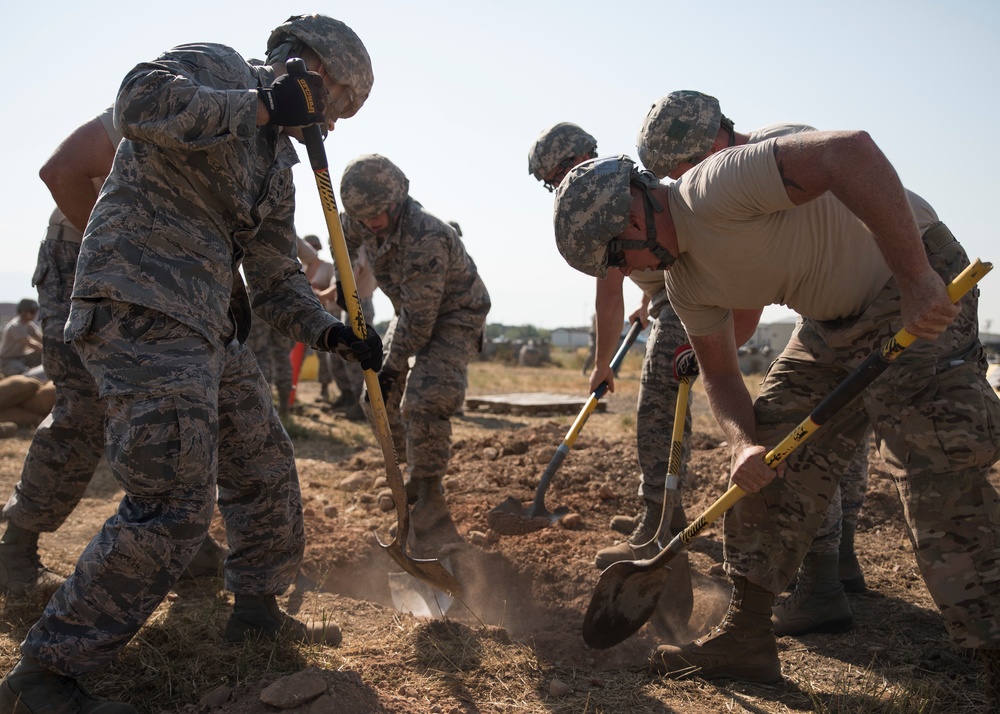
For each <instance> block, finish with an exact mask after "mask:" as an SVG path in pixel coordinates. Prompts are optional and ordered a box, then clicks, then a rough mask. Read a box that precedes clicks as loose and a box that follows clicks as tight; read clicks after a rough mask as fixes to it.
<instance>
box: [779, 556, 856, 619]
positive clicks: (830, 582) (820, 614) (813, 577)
mask: <svg viewBox="0 0 1000 714" xmlns="http://www.w3.org/2000/svg"><path fill="white" fill-rule="evenodd" d="M839 560H840V557H839V555H838V554H837V553H826V554H823V555H816V554H815V553H809V554H807V555H806V557H805V560H803V561H802V566H801V567H800V568H799V572H798V575H797V580H798V584H797V585H796V586H795V592H793V593H792V594H791V595H789V596H788V597H787V598H786V599H784V600H782V601H781V602H779V603H778V604H777V605H775V606H774V615H773V617H772V618H771V622H772V624H773V625H774V634H775V636H776V637H783V636H785V635H804V634H806V633H809V632H817V633H824V634H834V633H837V632H847V631H848V630H850V629H851V628H852V627H853V626H854V614H853V613H852V612H851V603H850V602H848V600H847V595H846V594H844V586H843V584H842V583H841V582H840V575H839V574H838V570H837V564H838V561H839Z"/></svg>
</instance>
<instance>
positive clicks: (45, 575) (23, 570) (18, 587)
mask: <svg viewBox="0 0 1000 714" xmlns="http://www.w3.org/2000/svg"><path fill="white" fill-rule="evenodd" d="M64 580H65V578H64V577H62V576H61V575H57V574H56V573H53V572H52V571H51V570H49V569H48V568H46V567H45V566H44V565H42V561H41V558H39V557H38V533H36V532H34V531H29V530H26V529H24V528H19V527H18V526H16V525H14V524H13V523H8V524H7V532H6V533H4V535H3V539H2V540H0V590H2V591H3V592H5V593H6V594H8V595H14V596H16V597H24V596H26V595H29V594H30V593H33V592H35V591H45V592H50V593H51V592H55V590H56V588H58V587H59V586H60V585H62V584H63V581H64Z"/></svg>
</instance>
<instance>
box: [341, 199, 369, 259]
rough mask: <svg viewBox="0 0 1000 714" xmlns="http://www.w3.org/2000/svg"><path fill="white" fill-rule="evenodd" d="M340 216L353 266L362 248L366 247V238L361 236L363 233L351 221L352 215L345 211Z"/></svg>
mask: <svg viewBox="0 0 1000 714" xmlns="http://www.w3.org/2000/svg"><path fill="white" fill-rule="evenodd" d="M339 215H340V227H341V228H343V229H344V241H345V242H346V243H347V254H348V255H349V256H350V257H351V263H352V264H353V263H354V261H355V260H357V257H358V253H359V252H360V250H361V247H362V246H363V245H364V242H365V241H364V236H362V235H361V231H360V230H359V229H358V228H357V226H356V224H355V223H354V221H352V220H351V216H350V214H348V213H347V212H346V211H345V212H344V213H341V214H339Z"/></svg>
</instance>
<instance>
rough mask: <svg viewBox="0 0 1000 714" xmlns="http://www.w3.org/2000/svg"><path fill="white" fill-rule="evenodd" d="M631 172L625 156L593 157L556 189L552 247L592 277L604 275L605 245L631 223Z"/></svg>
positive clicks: (606, 247) (575, 169) (568, 175)
mask: <svg viewBox="0 0 1000 714" xmlns="http://www.w3.org/2000/svg"><path fill="white" fill-rule="evenodd" d="M635 168H636V166H635V162H633V161H632V159H630V158H629V157H627V156H625V155H624V154H623V155H619V156H608V157H603V158H599V159H591V160H590V161H585V162H583V163H582V164H580V165H579V166H576V167H574V168H573V169H571V170H570V172H569V173H568V174H567V175H566V178H564V179H563V180H562V183H561V184H559V188H558V189H556V201H555V208H554V209H553V213H552V223H553V226H554V228H555V233H556V246H557V247H558V248H559V253H560V254H562V257H563V258H565V259H566V262H567V263H569V264H570V266H572V267H574V268H576V269H577V270H579V271H580V272H582V273H586V274H587V275H593V276H594V277H596V278H603V277H605V276H606V275H607V273H608V243H609V242H610V241H612V240H614V239H615V238H617V237H618V236H620V235H621V234H622V233H623V232H624V231H625V229H626V228H627V227H628V224H629V208H630V207H631V205H632V193H631V190H630V184H631V181H632V172H633V171H634V170H635Z"/></svg>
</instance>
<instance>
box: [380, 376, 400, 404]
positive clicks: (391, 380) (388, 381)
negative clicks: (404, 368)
mask: <svg viewBox="0 0 1000 714" xmlns="http://www.w3.org/2000/svg"><path fill="white" fill-rule="evenodd" d="M397 379H399V372H396V371H395V370H392V369H383V370H382V371H381V372H379V373H378V388H379V389H380V390H382V397H383V398H385V396H386V395H387V394H388V393H389V392H390V391H392V387H393V385H395V384H396V380H397Z"/></svg>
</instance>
